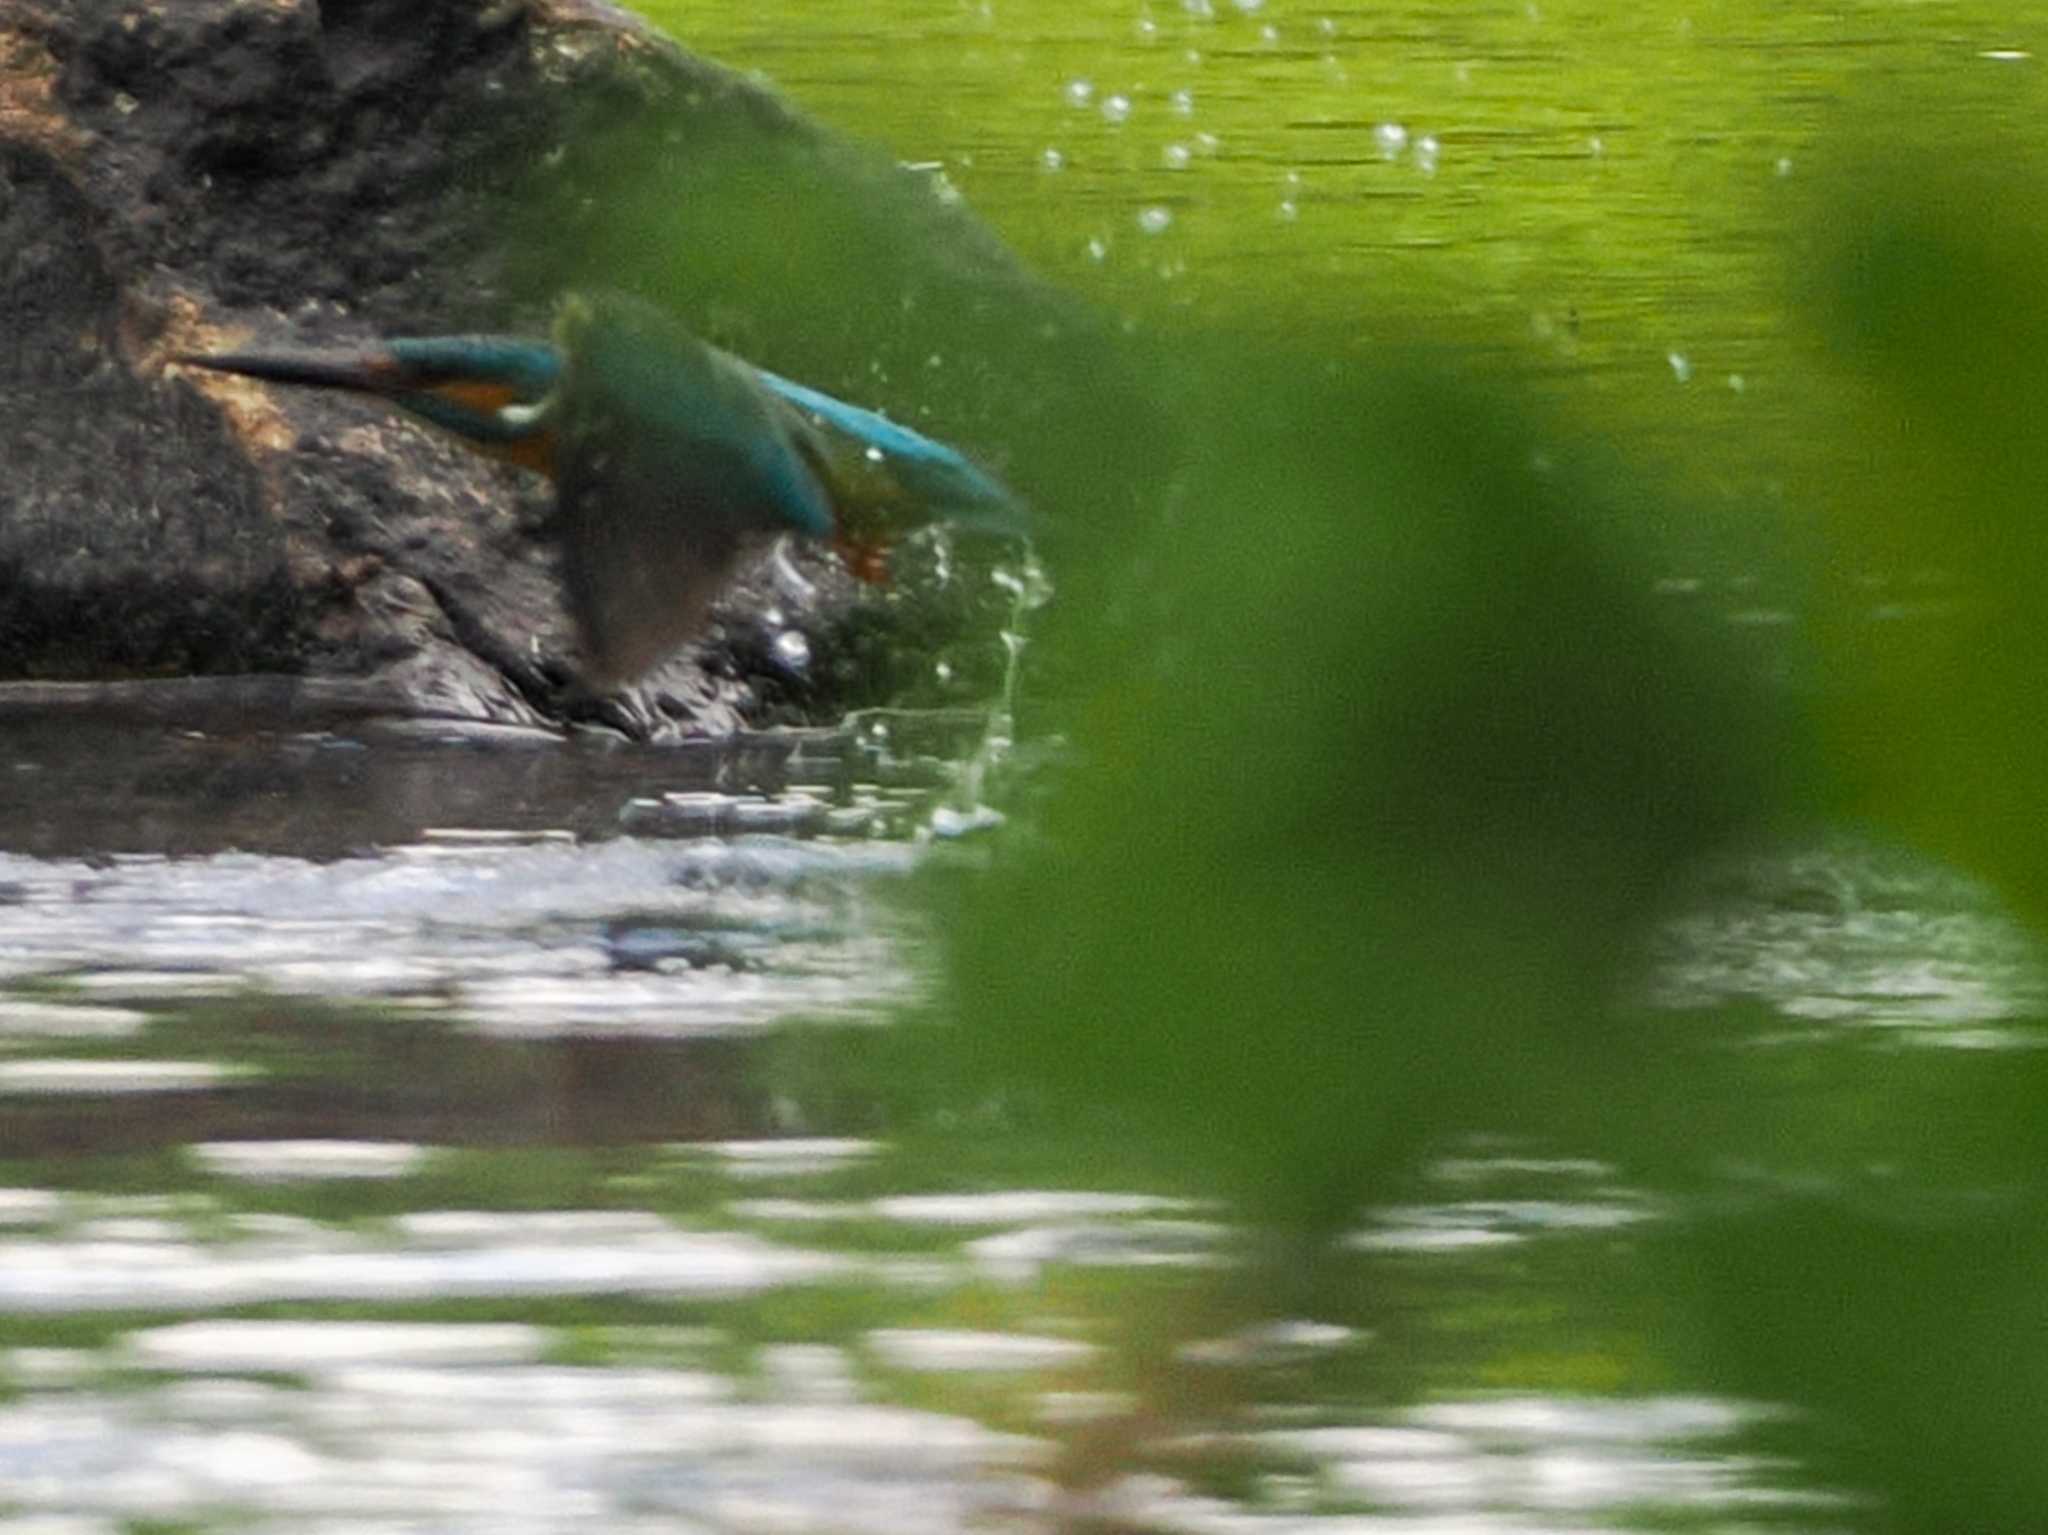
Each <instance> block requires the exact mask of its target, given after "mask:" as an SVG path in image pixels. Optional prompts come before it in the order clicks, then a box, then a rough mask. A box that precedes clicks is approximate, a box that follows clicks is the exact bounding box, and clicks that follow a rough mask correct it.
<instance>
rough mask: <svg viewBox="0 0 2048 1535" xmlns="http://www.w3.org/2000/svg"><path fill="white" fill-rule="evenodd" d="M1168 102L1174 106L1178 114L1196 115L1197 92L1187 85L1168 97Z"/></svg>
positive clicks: (1184, 115) (1181, 115)
mask: <svg viewBox="0 0 2048 1535" xmlns="http://www.w3.org/2000/svg"><path fill="white" fill-rule="evenodd" d="M1166 104H1167V105H1168V106H1169V107H1171V108H1173V110H1174V113H1175V115H1176V116H1180V117H1193V116H1194V115H1195V93H1194V92H1193V91H1191V90H1188V89H1187V88H1186V87H1185V86H1183V87H1182V88H1181V89H1180V90H1177V91H1175V92H1174V93H1173V94H1172V95H1171V96H1169V97H1167V98H1166Z"/></svg>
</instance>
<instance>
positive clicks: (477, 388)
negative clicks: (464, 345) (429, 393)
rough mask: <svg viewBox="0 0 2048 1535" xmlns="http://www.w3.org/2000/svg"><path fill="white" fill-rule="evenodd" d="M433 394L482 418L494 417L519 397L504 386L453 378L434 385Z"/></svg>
mask: <svg viewBox="0 0 2048 1535" xmlns="http://www.w3.org/2000/svg"><path fill="white" fill-rule="evenodd" d="M434 393H435V394H438V395H439V396H440V397H441V398H442V399H444V400H447V401H449V402H450V403H451V404H455V405H461V406H465V407H467V408H468V409H470V410H473V411H475V412H477V414H479V415H483V416H495V415H496V414H497V413H498V412H499V411H501V410H503V409H504V408H505V407H506V406H507V405H510V404H512V403H513V402H514V401H515V400H517V399H518V398H519V397H518V395H516V394H515V393H513V391H512V390H511V389H509V388H508V387H506V386H505V385H504V384H499V383H494V382H492V381H491V380H490V379H483V378H454V379H449V380H448V381H447V382H445V383H440V384H436V385H434Z"/></svg>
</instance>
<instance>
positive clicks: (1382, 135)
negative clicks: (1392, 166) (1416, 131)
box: [1372, 123, 1408, 160]
mask: <svg viewBox="0 0 2048 1535" xmlns="http://www.w3.org/2000/svg"><path fill="white" fill-rule="evenodd" d="M1372 141H1373V143H1375V144H1377V145H1378V146H1379V150H1380V154H1381V156H1382V157H1383V158H1385V159H1388V160H1391V159H1393V158H1394V156H1396V155H1398V154H1399V153H1400V152H1401V151H1402V150H1403V149H1405V148H1407V147H1408V130H1407V129H1406V128H1404V127H1402V126H1401V125H1400V124H1399V123H1381V124H1380V125H1379V126H1378V127H1377V128H1375V129H1373V130H1372Z"/></svg>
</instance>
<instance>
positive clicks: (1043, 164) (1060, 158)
mask: <svg viewBox="0 0 2048 1535" xmlns="http://www.w3.org/2000/svg"><path fill="white" fill-rule="evenodd" d="M1038 164H1039V168H1040V169H1041V170H1048V171H1057V170H1064V169H1065V168H1066V164H1067V157H1066V156H1065V155H1063V154H1061V153H1060V152H1059V151H1058V150H1057V149H1055V148H1053V147H1052V145H1050V144H1048V145H1046V146H1045V148H1044V149H1042V150H1040V151H1039V153H1038Z"/></svg>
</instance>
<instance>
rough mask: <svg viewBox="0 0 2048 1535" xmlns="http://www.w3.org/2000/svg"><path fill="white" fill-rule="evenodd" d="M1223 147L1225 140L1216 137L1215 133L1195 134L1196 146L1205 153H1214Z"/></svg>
mask: <svg viewBox="0 0 2048 1535" xmlns="http://www.w3.org/2000/svg"><path fill="white" fill-rule="evenodd" d="M1222 147H1223V140H1221V139H1219V138H1218V137H1216V135H1215V134H1213V133H1198V134H1196V135H1195V148H1197V149H1199V150H1201V152H1202V153H1203V154H1205V155H1213V154H1214V153H1216V151H1217V150H1219V149H1221V148H1222Z"/></svg>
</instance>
